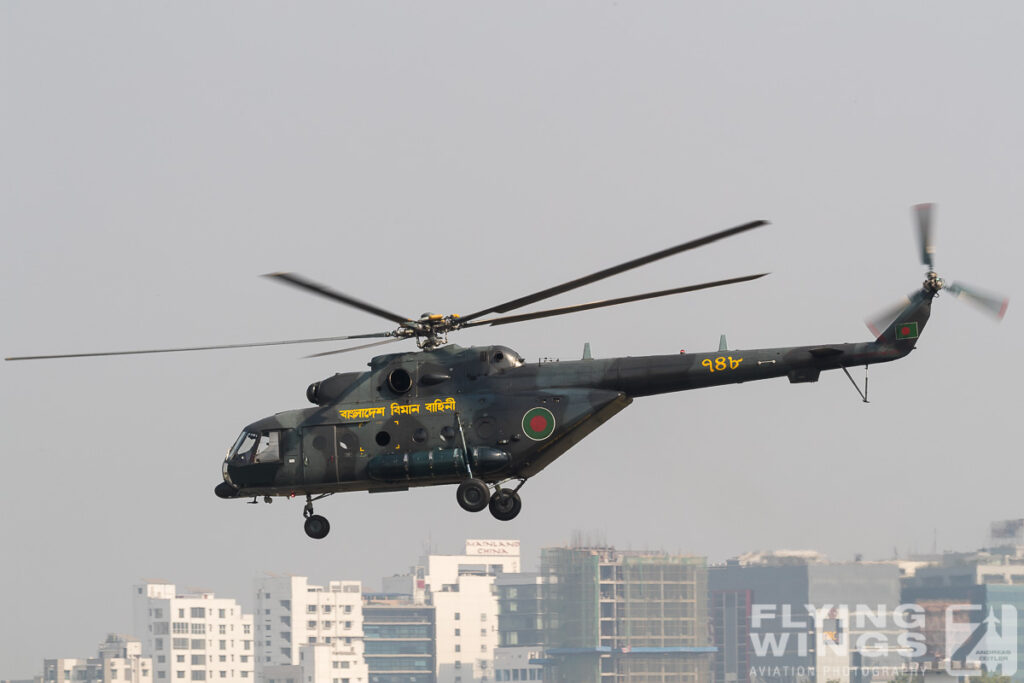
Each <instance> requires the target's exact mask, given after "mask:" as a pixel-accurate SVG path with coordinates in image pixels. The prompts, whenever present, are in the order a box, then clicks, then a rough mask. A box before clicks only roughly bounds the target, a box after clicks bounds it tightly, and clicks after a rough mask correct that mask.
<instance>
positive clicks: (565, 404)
mask: <svg viewBox="0 0 1024 683" xmlns="http://www.w3.org/2000/svg"><path fill="white" fill-rule="evenodd" d="M926 294H927V293H919V294H918V295H916V296H915V297H914V299H913V300H912V301H911V303H910V305H908V306H907V307H906V308H905V309H904V310H903V311H902V312H901V314H900V316H899V317H898V318H897V321H896V322H894V323H893V324H892V325H891V326H890V327H889V328H888V329H887V330H886V331H885V332H883V333H882V334H881V335H880V336H879V337H878V339H877V340H876V341H873V342H863V343H843V344H832V345H815V346H796V347H782V348H771V349H753V350H727V351H716V352H711V353H692V354H691V353H681V354H673V355H662V356H640V357H626V358H611V359H584V360H577V361H562V362H541V363H525V362H523V360H522V359H521V358H520V357H519V355H518V354H517V353H516V352H515V351H513V350H511V349H509V348H507V347H503V346H487V347H470V348H462V347H459V346H455V345H449V346H444V347H441V348H438V349H434V350H431V351H419V352H413V353H399V354H390V355H383V356H377V357H376V358H374V359H373V360H372V361H371V362H370V369H369V371H367V372H363V373H347V374H339V375H334V376H333V377H330V378H327V379H325V380H323V381H321V382H318V383H316V384H314V385H312V386H310V388H309V390H308V392H307V396H308V398H309V399H310V400H311V401H313V402H314V403H316V404H317V405H316V406H315V407H311V408H305V409H300V410H291V411H287V412H283V413H278V414H277V415H274V416H272V417H268V418H265V419H263V420H259V421H257V422H254V423H252V424H251V425H249V426H247V427H246V428H245V430H244V431H243V435H242V437H240V439H239V443H242V442H243V441H245V437H246V434H249V435H250V436H252V437H255V438H254V442H255V443H257V444H258V443H263V444H267V443H268V439H269V440H270V443H271V447H270V448H265V449H264V450H263V451H258V448H257V446H255V445H254V446H253V449H252V451H246V450H245V449H244V447H243V446H239V445H238V444H236V447H235V448H234V449H233V450H232V452H230V453H229V454H228V458H227V460H226V461H225V464H224V475H225V481H226V482H227V483H228V484H230V485H231V486H232V487H234V488H235V489H237V492H238V494H237V495H238V496H256V495H260V496H265V495H306V494H313V495H317V494H322V493H329V492H338V491H356V490H369V491H389V490H404V489H407V488H409V487H411V486H432V485H438V484H454V483H458V482H460V481H463V480H464V479H466V478H467V477H468V476H470V473H472V475H473V476H476V477H477V478H479V479H482V480H484V481H486V482H489V483H493V482H498V481H503V480H506V479H516V478H518V479H525V478H528V477H531V476H533V475H534V474H537V473H538V472H539V471H541V470H542V469H543V468H544V467H546V466H547V465H548V464H550V463H551V462H552V461H553V460H555V458H557V457H559V456H560V455H561V454H562V453H564V452H565V451H566V450H568V449H569V448H570V447H572V446H574V445H575V444H576V443H578V442H579V441H580V440H581V439H583V438H584V437H585V436H587V435H588V434H590V433H591V432H592V431H594V430H595V429H596V428H597V427H599V426H600V425H601V424H603V423H604V422H605V421H606V420H608V419H610V418H611V417H612V416H614V415H615V414H616V413H618V412H619V411H620V410H622V409H623V408H625V407H626V406H628V405H629V404H630V403H631V402H632V401H633V399H634V398H637V397H641V396H650V395H653V394H662V393H668V392H675V391H684V390H688V389H700V388H705V387H711V386H717V385H722V384H737V383H742V382H750V381H755V380H762V379H771V378H776V377H787V378H788V379H789V380H790V381H791V382H794V383H796V382H813V381H816V380H817V379H818V375H819V374H820V372H821V371H822V370H834V369H840V368H843V367H854V366H860V365H870V364H874V363H882V362H887V361H892V360H896V359H897V358H901V357H903V356H905V355H906V354H908V353H909V352H910V351H911V350H912V349H913V347H914V344H915V343H916V341H917V336H918V335H919V334H920V331H921V330H922V329H923V328H924V325H925V323H926V322H927V320H928V316H929V313H930V306H931V296H930V295H926ZM911 326H912V327H911ZM910 330H912V334H909V333H908V331H910ZM259 437H262V441H261V439H260V438H259ZM246 443H248V442H246Z"/></svg>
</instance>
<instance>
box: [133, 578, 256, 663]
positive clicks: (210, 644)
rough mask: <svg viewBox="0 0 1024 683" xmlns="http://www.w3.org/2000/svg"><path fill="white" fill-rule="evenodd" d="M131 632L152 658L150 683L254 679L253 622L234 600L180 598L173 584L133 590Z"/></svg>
mask: <svg viewBox="0 0 1024 683" xmlns="http://www.w3.org/2000/svg"><path fill="white" fill-rule="evenodd" d="M132 592H133V611H134V618H135V632H136V634H138V635H139V637H140V640H141V642H142V653H143V654H144V655H146V656H149V657H152V658H153V671H154V674H155V675H154V677H153V680H154V683H177V682H178V681H213V680H216V681H218V682H220V681H249V682H251V681H252V680H253V678H254V670H255V668H254V667H255V662H254V661H253V659H254V651H253V620H252V615H251V614H243V613H242V608H241V606H240V605H239V604H238V602H236V601H235V600H233V599H230V598H218V597H216V596H214V594H213V593H208V592H196V593H187V594H178V593H177V592H176V591H175V587H174V584H170V583H155V582H149V583H144V584H140V585H136V586H134V587H133V591H132Z"/></svg>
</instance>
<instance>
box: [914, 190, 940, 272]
mask: <svg viewBox="0 0 1024 683" xmlns="http://www.w3.org/2000/svg"><path fill="white" fill-rule="evenodd" d="M934 209H935V205H934V204H917V205H915V206H914V214H915V215H916V217H917V237H918V244H919V245H920V246H921V263H923V264H924V265H926V266H928V270H935V245H934V244H933V243H932V212H933V210H934Z"/></svg>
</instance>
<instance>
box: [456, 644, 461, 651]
mask: <svg viewBox="0 0 1024 683" xmlns="http://www.w3.org/2000/svg"><path fill="white" fill-rule="evenodd" d="M455 651H456V652H462V646H461V645H458V644H456V646H455Z"/></svg>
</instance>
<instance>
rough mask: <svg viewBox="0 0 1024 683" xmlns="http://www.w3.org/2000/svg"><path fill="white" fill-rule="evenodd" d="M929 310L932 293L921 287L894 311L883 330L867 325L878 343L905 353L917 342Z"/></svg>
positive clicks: (930, 309) (929, 312) (929, 313)
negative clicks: (892, 316)
mask: <svg viewBox="0 0 1024 683" xmlns="http://www.w3.org/2000/svg"><path fill="white" fill-rule="evenodd" d="M931 312H932V295H931V294H930V293H929V292H926V291H924V290H923V289H922V290H919V291H917V292H915V293H914V294H913V295H912V296H911V297H910V302H909V303H908V304H907V305H906V306H904V307H903V308H901V309H900V310H899V311H898V312H897V313H896V315H895V317H894V318H893V319H892V322H890V323H889V325H888V326H887V327H886V328H885V329H884V330H882V331H881V332H879V331H878V329H877V327H873V326H871V325H869V327H871V328H872V329H871V331H872V332H873V333H874V334H875V335H876V336H877V339H876V341H877V342H878V343H879V344H884V345H885V346H891V347H893V348H895V349H898V350H899V351H900V352H901V353H902V354H907V353H910V351H911V350H912V349H913V348H914V346H915V345H916V344H917V339H918V337H920V336H921V333H922V332H923V331H924V326H925V325H926V324H927V323H928V318H929V317H930V316H931Z"/></svg>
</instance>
